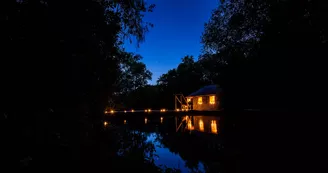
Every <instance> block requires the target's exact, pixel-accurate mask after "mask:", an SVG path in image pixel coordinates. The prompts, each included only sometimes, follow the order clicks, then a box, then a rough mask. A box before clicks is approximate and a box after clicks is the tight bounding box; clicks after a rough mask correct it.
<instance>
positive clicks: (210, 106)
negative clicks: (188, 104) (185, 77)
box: [192, 95, 220, 111]
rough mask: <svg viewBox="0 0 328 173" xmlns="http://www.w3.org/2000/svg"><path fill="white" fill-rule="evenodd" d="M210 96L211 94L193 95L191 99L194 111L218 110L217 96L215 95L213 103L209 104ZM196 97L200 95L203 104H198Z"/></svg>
mask: <svg viewBox="0 0 328 173" xmlns="http://www.w3.org/2000/svg"><path fill="white" fill-rule="evenodd" d="M210 96H211V95H206V96H195V97H193V99H192V104H193V110H196V111H216V110H219V106H220V101H219V98H218V97H217V96H215V103H214V104H210ZM198 97H202V99H203V104H198Z"/></svg>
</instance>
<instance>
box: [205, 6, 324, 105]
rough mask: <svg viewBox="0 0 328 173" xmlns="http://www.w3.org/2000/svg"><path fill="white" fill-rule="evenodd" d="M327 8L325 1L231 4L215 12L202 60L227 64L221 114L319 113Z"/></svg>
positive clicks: (207, 25) (221, 82)
mask: <svg viewBox="0 0 328 173" xmlns="http://www.w3.org/2000/svg"><path fill="white" fill-rule="evenodd" d="M326 7H327V3H326V2H323V1H320V2H317V1H305V0H304V1H303V0H302V1H293V0H286V1H269V0H267V1H258V0H244V1H234V0H229V1H224V2H222V4H221V5H220V6H219V7H218V8H217V9H215V10H214V11H213V13H212V17H211V19H210V20H209V22H208V23H207V24H206V25H205V31H204V33H203V37H202V43H203V44H204V54H205V56H207V57H211V56H216V55H219V56H217V58H218V59H220V60H223V62H224V63H225V66H224V68H222V69H221V70H220V72H221V74H222V75H221V80H220V84H221V86H222V87H223V89H224V92H225V96H226V97H225V98H226V100H225V103H226V105H225V108H229V107H230V108H234V109H236V108H238V109H239V108H270V109H272V108H283V109H294V108H301V107H302V108H306V107H308V108H314V107H315V108H320V107H322V105H321V104H322V103H320V101H319V100H321V99H320V98H321V97H322V96H319V95H323V94H324V93H326V92H325V91H324V89H323V88H322V87H323V83H322V82H321V80H320V78H322V77H323V74H325V73H326V70H324V69H325V68H324V67H323V66H322V64H325V62H326V58H324V57H326V54H327V53H326V52H325V51H324V49H326V47H327V44H326V40H325V38H326V35H327V33H326V30H327V28H326V27H327V26H325V25H324V24H323V23H324V21H325V20H326V19H327V17H328V15H327V12H326V10H325V9H326ZM205 59H208V58H205ZM305 69H306V70H305ZM317 86H319V87H317ZM314 90H316V92H311V93H308V92H310V91H314ZM301 93H308V94H301ZM305 100H307V101H305ZM309 100H311V103H309V102H308V101H309ZM314 100H317V101H316V102H313V101H314ZM320 105H321V106H320Z"/></svg>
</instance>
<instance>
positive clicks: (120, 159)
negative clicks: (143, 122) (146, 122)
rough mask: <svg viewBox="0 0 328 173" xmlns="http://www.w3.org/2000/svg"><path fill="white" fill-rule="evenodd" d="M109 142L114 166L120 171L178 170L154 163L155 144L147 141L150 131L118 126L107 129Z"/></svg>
mask: <svg viewBox="0 0 328 173" xmlns="http://www.w3.org/2000/svg"><path fill="white" fill-rule="evenodd" d="M105 134H106V136H107V140H108V141H107V143H108V144H109V148H110V150H111V152H110V153H113V155H114V156H113V157H112V161H111V162H112V163H113V168H114V169H115V170H118V171H119V172H125V171H129V172H131V171H133V172H136V171H138V172H139V171H143V172H178V170H175V169H170V168H160V167H158V166H156V165H155V163H154V158H153V156H154V152H155V146H154V144H153V143H152V142H151V141H147V138H148V136H149V135H150V133H147V132H140V131H135V130H130V129H127V128H116V129H111V130H107V131H106V133H105Z"/></svg>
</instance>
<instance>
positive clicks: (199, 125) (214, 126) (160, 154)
mask: <svg viewBox="0 0 328 173" xmlns="http://www.w3.org/2000/svg"><path fill="white" fill-rule="evenodd" d="M220 121H221V118H220V116H201V115H199V116H188V115H186V116H161V115H148V116H147V115H145V116H135V117H133V116H123V117H115V118H113V119H111V120H108V121H107V122H108V123H110V124H112V125H114V126H117V127H125V128H127V129H128V131H127V133H130V132H137V133H142V134H143V135H145V136H146V142H149V143H151V144H152V145H153V146H154V149H155V150H154V152H153V159H154V163H155V164H156V165H157V166H166V167H169V168H176V169H179V170H181V172H210V170H213V171H214V170H216V171H214V172H217V171H220V163H219V158H220V154H222V152H221V150H222V149H223V148H224V146H223V143H222V140H221V139H220ZM213 171H212V172H213Z"/></svg>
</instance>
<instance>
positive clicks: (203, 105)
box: [186, 85, 222, 111]
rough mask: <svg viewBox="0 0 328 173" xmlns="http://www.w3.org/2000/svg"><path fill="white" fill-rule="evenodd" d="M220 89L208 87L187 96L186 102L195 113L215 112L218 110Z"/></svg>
mask: <svg viewBox="0 0 328 173" xmlns="http://www.w3.org/2000/svg"><path fill="white" fill-rule="evenodd" d="M221 91H222V90H221V88H219V87H218V86H216V85H208V86H205V87H203V88H201V89H199V90H198V91H196V92H193V93H191V94H190V95H188V96H187V97H186V98H187V102H188V103H189V104H191V105H192V110H196V111H216V110H219V108H220V94H221Z"/></svg>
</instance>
